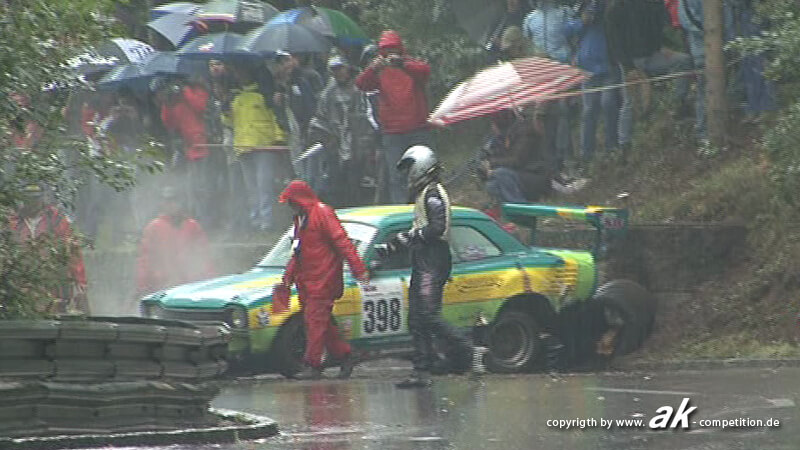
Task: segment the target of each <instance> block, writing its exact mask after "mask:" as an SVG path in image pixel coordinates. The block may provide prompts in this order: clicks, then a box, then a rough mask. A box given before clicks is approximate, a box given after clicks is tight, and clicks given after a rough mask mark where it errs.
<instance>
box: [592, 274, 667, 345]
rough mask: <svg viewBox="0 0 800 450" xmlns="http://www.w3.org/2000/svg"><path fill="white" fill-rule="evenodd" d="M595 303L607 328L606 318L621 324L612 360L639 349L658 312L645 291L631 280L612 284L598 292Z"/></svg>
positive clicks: (606, 285) (653, 300)
mask: <svg viewBox="0 0 800 450" xmlns="http://www.w3.org/2000/svg"><path fill="white" fill-rule="evenodd" d="M595 301H598V302H600V304H601V305H603V308H602V311H603V314H604V315H605V316H606V317H605V319H606V324H607V325H608V319H609V318H613V320H615V321H621V322H622V328H621V330H620V333H619V334H618V335H617V339H616V344H615V346H614V356H622V355H626V354H628V353H631V352H633V351H635V350H637V349H638V348H639V347H641V346H642V344H643V343H644V340H645V339H647V337H648V336H649V335H650V332H651V331H652V330H653V323H654V322H655V314H656V309H657V305H656V302H655V299H654V298H653V296H652V295H651V294H650V293H649V292H648V291H647V289H645V288H643V287H642V286H641V285H639V284H638V283H636V282H633V281H630V280H613V281H610V282H608V283H606V284H604V285H603V286H601V287H600V288H599V289H598V290H597V293H596V294H595Z"/></svg>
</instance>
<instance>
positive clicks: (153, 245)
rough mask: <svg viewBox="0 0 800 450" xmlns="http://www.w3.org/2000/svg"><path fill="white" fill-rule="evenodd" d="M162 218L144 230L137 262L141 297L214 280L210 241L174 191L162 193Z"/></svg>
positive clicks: (137, 289)
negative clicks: (170, 288) (188, 214)
mask: <svg viewBox="0 0 800 450" xmlns="http://www.w3.org/2000/svg"><path fill="white" fill-rule="evenodd" d="M161 200H162V205H161V211H162V212H161V215H159V216H158V217H156V218H155V219H153V220H152V221H151V222H150V223H149V224H147V226H146V227H145V228H144V232H143V233H142V241H141V243H140V245H139V256H138V258H137V261H136V269H137V270H136V272H137V273H136V292H137V295H138V297H141V296H143V295H146V294H150V293H153V292H157V291H160V290H162V289H166V288H169V287H172V286H177V285H180V284H184V283H190V282H192V281H198V280H202V279H205V278H211V277H212V276H214V267H213V264H212V262H211V256H210V252H209V246H208V238H207V237H206V233H205V232H204V231H203V228H202V227H201V226H200V224H199V223H197V221H195V220H194V219H192V218H191V217H189V216H187V215H186V214H185V213H184V212H183V210H182V209H181V207H180V203H179V202H178V198H177V195H176V192H175V190H174V189H173V188H172V187H166V188H164V190H163V191H162V193H161Z"/></svg>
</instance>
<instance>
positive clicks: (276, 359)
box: [271, 314, 306, 378]
mask: <svg viewBox="0 0 800 450" xmlns="http://www.w3.org/2000/svg"><path fill="white" fill-rule="evenodd" d="M305 350H306V329H305V325H304V324H303V315H302V314H296V315H294V316H292V317H291V318H289V320H287V321H286V323H284V324H283V325H282V326H281V329H280V330H279V331H278V335H277V336H276V337H275V342H274V343H273V344H272V352H271V356H272V365H273V368H274V369H275V370H276V371H277V372H278V373H279V374H281V375H283V376H285V377H286V378H293V377H294V376H295V375H297V373H298V372H300V371H301V370H303V354H304V353H305Z"/></svg>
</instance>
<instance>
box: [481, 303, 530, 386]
mask: <svg viewBox="0 0 800 450" xmlns="http://www.w3.org/2000/svg"><path fill="white" fill-rule="evenodd" d="M539 331H540V329H539V325H538V324H537V323H536V321H535V320H534V319H533V317H532V316H531V315H530V314H528V313H526V312H524V311H519V310H506V311H503V312H501V313H500V315H499V316H498V317H497V319H495V321H494V323H492V325H491V327H490V328H489V330H488V332H487V333H486V344H487V346H488V347H489V352H488V353H487V354H486V357H485V358H486V359H485V363H486V367H487V368H488V369H489V370H490V371H491V372H495V373H519V372H526V371H529V370H531V369H532V368H533V367H534V365H535V364H536V363H537V361H539V360H540V359H541V358H540V356H541V354H542V343H541V341H540V339H539Z"/></svg>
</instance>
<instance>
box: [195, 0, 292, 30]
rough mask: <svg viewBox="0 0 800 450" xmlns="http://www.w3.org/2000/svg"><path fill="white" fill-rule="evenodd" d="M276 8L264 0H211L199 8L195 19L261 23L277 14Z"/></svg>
mask: <svg viewBox="0 0 800 450" xmlns="http://www.w3.org/2000/svg"><path fill="white" fill-rule="evenodd" d="M278 12H279V11H278V8H276V7H274V6H272V5H270V4H269V3H266V2H260V1H246V0H212V1H210V2H208V3H206V4H204V5H202V8H200V11H199V12H198V13H197V18H196V20H198V21H202V22H206V21H222V22H227V23H236V24H245V25H254V26H257V25H263V24H265V23H267V21H269V20H270V19H271V18H272V17H274V16H275V15H276V14H278Z"/></svg>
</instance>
